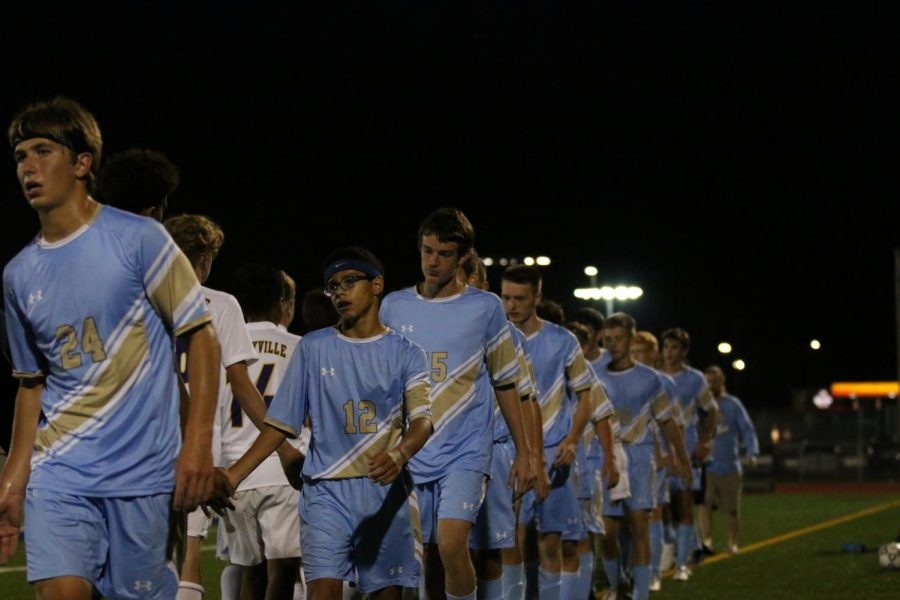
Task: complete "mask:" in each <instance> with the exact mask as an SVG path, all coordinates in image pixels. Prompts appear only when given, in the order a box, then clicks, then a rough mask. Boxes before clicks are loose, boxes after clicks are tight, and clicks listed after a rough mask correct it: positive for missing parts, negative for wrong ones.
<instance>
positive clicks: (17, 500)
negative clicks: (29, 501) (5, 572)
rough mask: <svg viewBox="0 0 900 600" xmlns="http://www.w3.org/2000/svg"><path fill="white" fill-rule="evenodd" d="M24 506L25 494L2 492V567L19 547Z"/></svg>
mask: <svg viewBox="0 0 900 600" xmlns="http://www.w3.org/2000/svg"><path fill="white" fill-rule="evenodd" d="M24 505H25V494H24V493H21V492H12V491H9V490H7V491H4V492H0V565H2V564H6V561H8V560H9V557H10V556H12V555H13V554H15V553H16V549H17V548H18V547H19V531H20V530H21V527H22V514H23V507H24Z"/></svg>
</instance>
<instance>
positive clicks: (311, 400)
mask: <svg viewBox="0 0 900 600" xmlns="http://www.w3.org/2000/svg"><path fill="white" fill-rule="evenodd" d="M307 417H309V418H310V420H311V421H312V438H311V439H310V443H309V453H308V454H307V456H306V461H305V462H304V463H303V475H304V476H305V477H309V478H310V479H347V478H350V477H367V476H368V473H369V461H371V460H372V458H374V457H375V455H377V454H378V453H380V452H386V451H388V450H390V449H391V448H393V447H394V446H395V445H396V444H397V442H398V441H399V440H400V438H401V437H402V435H403V432H404V430H405V424H406V423H408V422H410V421H413V420H415V419H420V418H431V403H430V383H429V380H428V368H427V364H426V362H425V352H424V351H423V350H422V349H421V348H420V347H418V346H417V345H415V344H414V343H412V342H410V341H409V340H408V339H406V338H404V337H403V336H401V335H399V334H397V333H395V332H394V331H390V330H389V331H387V332H386V333H383V334H381V335H379V336H376V337H373V338H367V339H362V340H360V339H352V338H348V337H346V336H343V335H341V334H340V333H339V332H338V331H337V329H336V328H334V327H328V328H326V329H320V330H318V331H314V332H312V333H309V334H307V335H306V336H304V337H303V338H302V339H301V340H300V342H299V343H298V344H297V347H296V349H295V350H294V354H293V355H292V356H291V360H290V363H289V364H288V368H287V371H286V373H285V375H284V380H283V381H282V382H281V387H279V388H278V391H277V392H276V393H275V398H273V399H272V403H271V405H270V406H269V411H268V413H267V414H266V423H268V424H269V425H271V426H272V427H275V428H276V429H278V430H280V431H282V432H284V433H286V434H287V435H288V436H290V437H297V436H298V435H299V434H300V430H301V428H302V427H303V422H304V421H305V420H306V418H307Z"/></svg>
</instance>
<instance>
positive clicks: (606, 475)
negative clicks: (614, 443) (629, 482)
mask: <svg viewBox="0 0 900 600" xmlns="http://www.w3.org/2000/svg"><path fill="white" fill-rule="evenodd" d="M601 476H602V477H603V480H604V481H605V482H606V487H607V489H612V488H614V487H616V485H618V483H619V467H618V466H616V459H615V457H612V456H610V457H608V458H606V459H605V460H604V461H603V470H602V471H601Z"/></svg>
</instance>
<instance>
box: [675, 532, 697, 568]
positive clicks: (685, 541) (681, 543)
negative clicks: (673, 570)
mask: <svg viewBox="0 0 900 600" xmlns="http://www.w3.org/2000/svg"><path fill="white" fill-rule="evenodd" d="M693 541H694V526H693V525H685V524H684V523H682V524H681V525H679V526H678V539H677V540H676V542H675V564H676V565H677V566H679V567H683V566H685V565H687V564H688V557H689V556H690V555H691V551H692V550H693V549H694V545H693Z"/></svg>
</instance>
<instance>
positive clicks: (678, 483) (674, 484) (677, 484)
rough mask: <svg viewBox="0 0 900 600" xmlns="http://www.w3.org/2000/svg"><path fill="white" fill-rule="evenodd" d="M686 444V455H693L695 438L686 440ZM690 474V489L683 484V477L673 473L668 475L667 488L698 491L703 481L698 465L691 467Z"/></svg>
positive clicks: (695, 445) (674, 490)
mask: <svg viewBox="0 0 900 600" xmlns="http://www.w3.org/2000/svg"><path fill="white" fill-rule="evenodd" d="M686 445H687V454H688V456H690V457H693V456H694V452H696V451H697V445H698V441H697V440H696V439H695V440H693V441H690V442H687V444H686ZM691 474H692V475H693V479H694V480H693V482H692V483H691V487H690V489H688V487H687V486H685V485H684V479H682V478H681V477H675V476H674V475H670V476H669V489H671V490H672V491H673V492H685V491H692V492H699V491H700V487H701V485H702V483H703V481H702V476H703V473H702V472H701V469H700V467H693V468H691Z"/></svg>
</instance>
